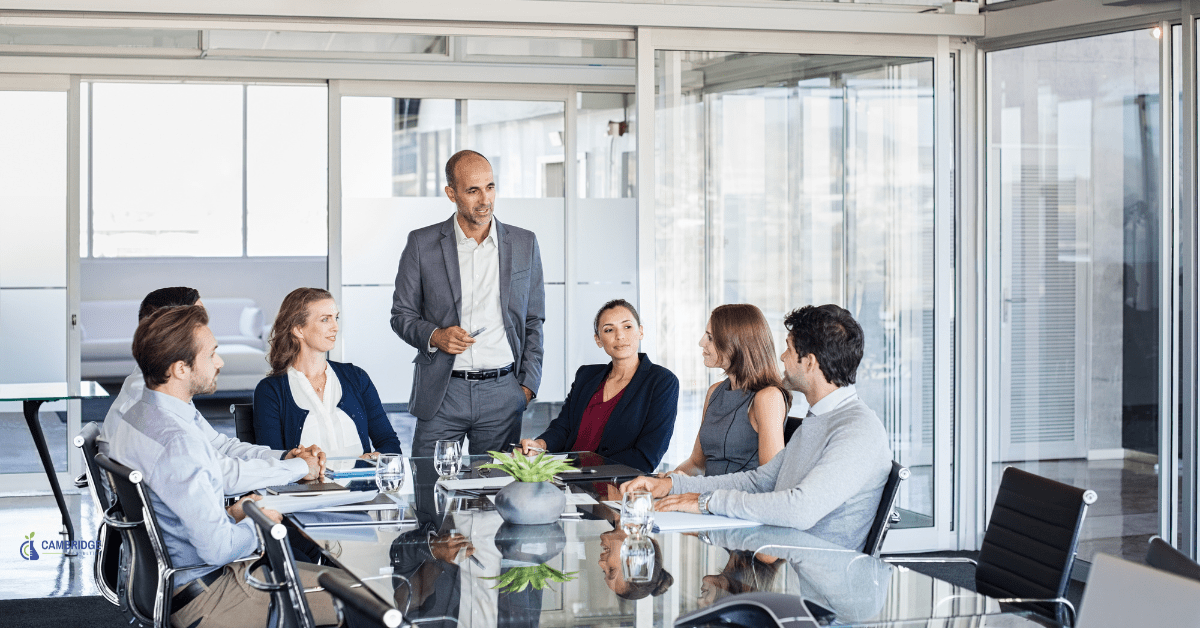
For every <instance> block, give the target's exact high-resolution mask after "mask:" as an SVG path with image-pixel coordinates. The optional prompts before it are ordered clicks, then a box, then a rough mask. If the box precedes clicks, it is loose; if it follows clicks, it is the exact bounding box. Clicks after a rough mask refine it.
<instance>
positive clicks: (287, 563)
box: [242, 501, 316, 628]
mask: <svg viewBox="0 0 1200 628" xmlns="http://www.w3.org/2000/svg"><path fill="white" fill-rule="evenodd" d="M242 510H243V512H245V513H246V516H247V517H250V520H251V521H253V522H254V525H255V526H257V527H258V536H259V538H260V539H261V540H262V549H263V555H262V558H261V559H259V560H258V561H256V562H255V563H254V565H253V566H251V568H250V570H249V571H248V572H247V578H253V580H250V585H251V586H253V587H255V588H259V589H264V590H266V591H269V592H270V594H271V613H270V616H271V617H274V618H275V624H274V625H275V626H276V627H278V628H314V627H315V625H316V624H315V622H314V621H313V616H312V611H310V610H309V608H308V600H306V599H305V598H304V585H303V584H301V583H300V574H299V572H298V571H297V570H296V560H295V559H294V558H293V557H292V546H291V545H290V544H288V540H287V527H285V526H284V525H283V524H282V523H275V522H274V521H271V519H270V518H269V517H267V515H266V514H264V513H263V511H262V510H260V509H259V508H258V506H257V505H255V503H254V502H252V501H245V502H243V503H242ZM260 566H262V567H265V568H266V569H265V570H259V569H257V568H258V567H260ZM258 572H265V573H264V574H263V575H264V576H265V577H266V583H265V584H266V586H262V584H263V583H262V582H260V581H258V580H257V573H258Z"/></svg>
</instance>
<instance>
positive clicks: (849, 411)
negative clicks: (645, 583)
mask: <svg viewBox="0 0 1200 628" xmlns="http://www.w3.org/2000/svg"><path fill="white" fill-rule="evenodd" d="M784 326H785V327H787V329H788V337H787V347H788V348H787V351H786V352H784V354H783V356H781V357H782V359H783V370H784V376H783V383H784V385H785V386H787V387H788V388H789V389H791V390H796V391H799V392H801V393H803V394H804V396H805V398H806V399H807V400H808V404H809V412H808V416H807V417H805V419H804V423H803V424H802V425H801V426H800V427H799V428H797V430H796V432H795V433H794V434H793V435H792V438H791V440H789V441H788V443H787V446H786V447H784V449H783V451H782V452H781V453H779V454H778V455H777V456H775V457H774V458H773V459H771V461H770V462H768V463H767V464H765V465H763V466H761V467H759V468H757V469H754V470H753V471H743V472H741V473H732V474H729V475H720V476H712V477H688V476H684V475H679V474H672V475H668V476H666V477H663V478H648V477H642V478H637V479H636V480H631V481H629V482H626V483H625V484H623V485H622V486H621V491H622V492H626V491H630V490H648V491H650V492H651V493H653V494H654V496H655V497H661V498H663V499H662V500H660V501H659V502H658V504H657V505H656V506H655V508H656V509H657V510H660V511H669V510H678V511H684V512H693V513H701V514H717V515H726V516H729V517H737V518H739V519H749V520H751V521H758V522H761V523H766V524H769V525H776V526H787V527H791V528H796V529H798V530H807V531H808V532H809V533H811V534H812V535H813V536H816V537H818V538H821V539H824V540H826V541H829V542H831V543H836V544H838V545H840V546H842V547H845V548H848V549H853V550H860V551H861V550H862V548H863V545H864V544H865V543H866V540H867V532H868V531H869V530H870V528H871V522H872V521H873V519H874V517H875V511H876V510H877V509H878V508H879V499H880V497H881V495H882V494H883V485H884V484H885V483H886V482H887V478H888V474H889V473H890V472H891V468H892V454H891V451H890V450H889V449H888V443H887V432H886V431H885V430H884V428H883V423H882V422H881V421H880V420H879V417H878V416H876V415H875V413H874V412H873V411H871V409H870V408H868V407H867V405H866V404H865V403H863V402H862V400H860V399H859V398H858V394H857V393H856V392H855V390H854V376H855V372H856V371H857V370H858V363H859V362H860V361H861V360H862V355H863V331H862V327H860V326H859V324H858V322H857V321H855V320H854V318H853V317H852V316H851V315H850V313H849V312H847V311H846V310H844V309H842V308H840V307H838V306H836V305H822V306H819V307H818V306H812V305H809V306H805V307H802V308H800V309H798V310H795V311H793V312H792V313H790V314H788V316H787V318H786V319H785V320H784ZM668 495H669V496H668Z"/></svg>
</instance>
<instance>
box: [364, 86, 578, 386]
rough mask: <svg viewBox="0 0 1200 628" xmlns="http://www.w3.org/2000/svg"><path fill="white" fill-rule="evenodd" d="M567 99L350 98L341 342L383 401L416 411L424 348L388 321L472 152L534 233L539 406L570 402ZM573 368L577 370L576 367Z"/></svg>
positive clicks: (499, 208)
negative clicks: (412, 241) (400, 286)
mask: <svg viewBox="0 0 1200 628" xmlns="http://www.w3.org/2000/svg"><path fill="white" fill-rule="evenodd" d="M564 112H565V103H564V102H562V101H510V100H466V99H417V98H392V97H383V96H379V97H374V96H354V97H344V98H343V99H342V120H341V125H342V128H341V135H342V151H341V152H342V243H343V244H342V300H343V303H342V321H343V325H342V330H343V331H342V342H343V351H344V358H345V359H346V360H347V361H351V362H354V363H356V364H358V365H359V366H362V367H363V368H364V369H366V370H367V372H369V373H371V377H372V380H373V381H374V382H375V384H376V386H377V387H378V389H379V394H380V397H381V398H382V400H383V402H384V403H407V402H408V398H409V393H410V391H411V387H412V374H413V369H412V364H411V360H412V358H413V357H414V356H415V355H416V351H415V349H413V348H412V347H410V346H408V345H407V344H405V343H404V342H403V341H402V340H400V339H399V338H397V337H396V334H395V333H394V332H393V331H392V329H391V327H390V325H389V319H390V311H391V306H392V294H393V292H394V289H395V279H396V268H397V265H398V263H399V260H400V253H401V251H403V250H404V244H405V240H406V237H407V234H408V233H409V232H410V231H412V230H413V229H419V228H421V227H425V226H428V225H431V224H434V223H438V222H443V221H446V220H449V219H450V217H451V216H453V215H454V211H455V208H454V204H453V203H452V202H450V200H449V199H448V198H447V197H446V193H445V191H444V188H445V185H446V175H445V165H446V160H447V159H449V158H450V156H451V155H453V154H454V153H455V152H456V151H458V150H461V149H467V148H469V149H472V150H475V151H478V152H479V153H482V154H483V155H484V156H485V157H487V159H488V160H489V161H490V162H491V164H492V171H493V174H494V175H495V179H496V209H495V216H496V219H497V220H499V221H500V222H502V223H504V224H506V225H515V226H518V227H522V228H525V229H529V230H531V231H533V232H534V233H535V234H537V236H538V243H539V245H540V246H541V253H542V266H543V271H544V281H545V286H546V323H545V328H544V332H545V344H544V349H545V355H544V357H543V373H544V375H543V379H542V386H541V389H540V390H539V391H538V399H539V400H541V401H560V400H562V398H563V397H564V396H565V394H566V391H565V389H564V386H565V384H564V377H563V373H564V371H565V370H566V364H565V350H564V342H565V338H564V334H563V329H564V325H563V320H564V318H565V270H564V269H565V263H564V259H565V258H564V255H565V244H564V243H565V236H564V231H563V225H564V218H565V210H564V192H565V187H566V185H565V179H564V178H565V170H564V150H563V131H564V124H565V113H564ZM572 372H573V371H572Z"/></svg>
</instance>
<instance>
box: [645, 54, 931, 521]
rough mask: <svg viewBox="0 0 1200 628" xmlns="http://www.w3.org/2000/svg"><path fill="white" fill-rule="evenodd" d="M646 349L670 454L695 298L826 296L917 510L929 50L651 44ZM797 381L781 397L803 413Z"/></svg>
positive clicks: (695, 335)
mask: <svg viewBox="0 0 1200 628" xmlns="http://www.w3.org/2000/svg"><path fill="white" fill-rule="evenodd" d="M656 71H657V73H656V79H657V82H658V102H657V103H656V107H655V108H656V115H657V119H656V121H655V123H656V133H655V142H656V146H655V154H656V160H657V163H656V169H655V172H656V176H657V181H656V203H657V204H656V220H657V229H656V247H657V251H656V255H657V259H658V269H657V270H658V280H657V286H656V291H657V300H658V303H657V307H658V308H659V321H658V325H659V328H658V333H659V347H660V358H661V359H662V361H663V362H664V363H665V364H666V365H667V367H668V368H670V369H671V370H672V371H674V372H675V373H676V374H677V375H678V376H679V378H680V384H681V399H680V418H679V421H678V423H677V429H676V438H675V440H674V442H673V443H672V450H671V455H675V456H677V458H676V460H679V459H681V458H682V457H685V456H686V455H687V453H688V452H689V451H690V450H691V447H692V443H693V442H694V439H695V434H696V431H697V429H698V426H699V422H700V408H701V406H702V404H703V394H704V391H705V390H706V389H707V387H708V385H709V384H710V383H712V382H714V381H716V380H717V379H718V378H719V377H720V373H719V372H718V371H710V370H707V369H705V368H704V367H703V364H702V360H701V357H700V350H699V348H698V347H697V346H696V344H697V342H698V341H699V339H700V336H701V334H702V333H703V331H704V326H705V322H706V320H707V316H708V313H709V312H710V311H711V310H712V308H714V307H716V306H717V305H721V304H724V303H752V304H754V305H757V306H758V307H759V308H761V309H762V310H763V313H764V314H765V315H766V317H767V320H768V321H769V322H770V323H771V325H772V328H773V331H774V333H775V346H776V349H777V353H782V352H783V350H784V349H785V348H786V344H785V334H786V331H785V330H784V328H783V324H782V322H783V317H784V315H785V314H786V313H787V312H788V311H790V310H792V309H794V308H797V307H800V306H803V305H809V304H817V305H819V304H824V303H836V304H839V305H841V306H843V307H845V308H847V309H848V310H850V312H851V313H852V314H853V315H854V316H855V318H856V319H857V320H858V321H859V322H860V323H861V324H862V326H863V329H864V332H865V334H866V346H865V352H864V357H863V362H862V364H861V366H860V367H859V370H858V379H857V388H858V391H859V394H860V396H861V397H862V399H863V400H864V401H865V402H866V403H867V405H868V406H870V407H871V408H872V409H873V410H875V412H876V413H877V414H878V415H879V417H880V419H882V420H883V422H884V424H885V426H886V427H887V429H888V432H889V434H890V436H891V447H892V450H893V453H894V455H895V458H896V459H897V460H898V461H900V462H901V463H902V464H905V465H906V466H909V467H910V468H912V470H913V477H912V479H910V480H909V481H908V482H906V483H905V485H904V488H903V492H902V495H901V499H900V506H901V507H902V508H903V509H904V510H905V513H904V514H905V515H906V517H907V518H908V520H909V521H908V524H909V525H916V526H928V525H932V524H933V523H932V522H933V519H932V517H933V490H934V484H933V481H934V472H933V466H932V464H933V416H934V407H933V342H934V338H933V313H934V311H933V288H934V283H933V248H934V247H933V227H934V195H933V186H934V163H933V155H934V137H933V129H934V107H933V91H934V90H933V62H932V60H929V59H910V58H886V57H845V56H833V55H782V54H776V55H772V54H736V53H722V52H673V51H661V52H659V53H658V55H657V58H656ZM805 411H806V404H805V402H804V399H803V397H798V398H797V399H796V402H795V405H794V407H793V408H792V414H793V415H796V416H804V413H805Z"/></svg>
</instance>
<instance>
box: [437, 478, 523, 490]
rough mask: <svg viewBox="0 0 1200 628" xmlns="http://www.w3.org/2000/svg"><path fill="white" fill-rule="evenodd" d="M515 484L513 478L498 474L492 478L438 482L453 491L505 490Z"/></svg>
mask: <svg viewBox="0 0 1200 628" xmlns="http://www.w3.org/2000/svg"><path fill="white" fill-rule="evenodd" d="M512 483H513V476H511V475H504V474H497V475H496V477H492V478H470V479H467V480H438V484H440V485H441V486H442V487H443V488H445V489H447V490H451V491H457V490H459V489H463V490H467V491H469V490H472V489H481V488H503V487H505V486H508V485H509V484H512Z"/></svg>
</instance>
